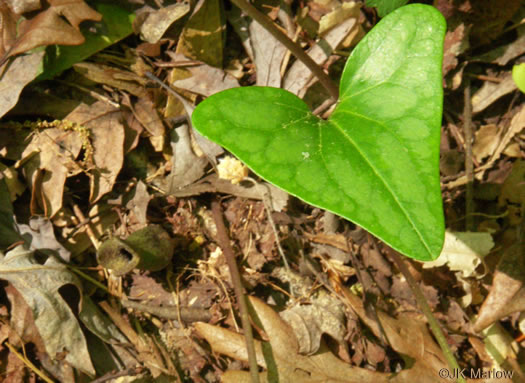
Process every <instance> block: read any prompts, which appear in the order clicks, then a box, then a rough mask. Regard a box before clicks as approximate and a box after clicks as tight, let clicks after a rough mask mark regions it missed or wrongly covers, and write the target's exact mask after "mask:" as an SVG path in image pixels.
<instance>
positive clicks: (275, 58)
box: [249, 21, 286, 88]
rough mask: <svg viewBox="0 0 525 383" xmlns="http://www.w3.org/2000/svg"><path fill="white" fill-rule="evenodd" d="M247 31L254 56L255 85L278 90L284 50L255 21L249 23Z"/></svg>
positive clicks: (282, 46)
mask: <svg viewBox="0 0 525 383" xmlns="http://www.w3.org/2000/svg"><path fill="white" fill-rule="evenodd" d="M249 31H250V41H251V45H252V49H253V54H254V56H255V74H256V76H257V80H256V84H257V85H259V86H274V87H277V88H279V87H280V86H281V64H282V62H283V59H284V54H285V53H286V48H285V47H284V45H282V44H281V43H280V42H279V41H277V39H276V38H275V37H273V36H272V34H271V33H270V32H268V31H267V30H266V29H265V28H264V27H263V26H261V24H259V23H258V22H256V21H252V22H251V23H250V26H249Z"/></svg>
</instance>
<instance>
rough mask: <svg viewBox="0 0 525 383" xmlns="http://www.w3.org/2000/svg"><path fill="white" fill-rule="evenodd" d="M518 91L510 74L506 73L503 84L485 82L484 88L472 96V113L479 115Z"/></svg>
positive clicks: (502, 79) (502, 80) (502, 78)
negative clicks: (499, 100)
mask: <svg viewBox="0 0 525 383" xmlns="http://www.w3.org/2000/svg"><path fill="white" fill-rule="evenodd" d="M516 89H517V87H516V83H515V82H514V81H513V80H512V75H511V74H510V73H505V74H504V75H503V76H502V77H501V82H498V83H493V82H490V81H485V82H484V83H483V86H482V87H481V88H480V89H479V90H478V91H477V92H476V93H474V94H473V95H472V112H473V113H478V112H481V111H482V110H485V109H486V108H487V107H488V106H489V105H491V104H492V103H494V102H495V101H496V100H498V99H500V98H501V97H503V96H505V95H506V94H509V93H510V92H512V91H514V90H516Z"/></svg>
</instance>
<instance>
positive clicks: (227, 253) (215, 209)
mask: <svg viewBox="0 0 525 383" xmlns="http://www.w3.org/2000/svg"><path fill="white" fill-rule="evenodd" d="M211 211H212V213H213V220H214V221H215V225H216V226H217V242H218V244H219V246H220V247H221V249H222V251H223V252H224V257H225V258H226V263H227V264H228V269H229V271H230V276H231V278H232V283H233V289H234V290H235V295H236V296H237V301H238V302H239V309H240V312H241V322H242V329H243V330H244V338H245V339H246V350H247V351H248V361H249V364H250V375H251V378H252V383H259V367H258V366H257V355H256V353H255V345H254V342H253V332H252V325H251V323H250V317H249V312H248V303H247V302H246V296H245V295H244V291H243V290H244V289H243V286H242V281H241V276H240V274H239V269H238V268H237V262H236V261H235V255H234V253H233V249H232V247H231V245H230V238H229V236H228V233H227V232H226V227H225V226H224V220H223V218H222V210H221V206H220V204H219V202H218V201H213V202H212V203H211Z"/></svg>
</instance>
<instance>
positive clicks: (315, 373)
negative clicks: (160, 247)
mask: <svg viewBox="0 0 525 383" xmlns="http://www.w3.org/2000/svg"><path fill="white" fill-rule="evenodd" d="M250 302H251V304H252V306H253V309H254V311H255V313H256V315H257V319H258V320H259V322H260V323H259V324H260V325H261V327H262V328H263V329H264V331H265V332H266V334H267V336H268V339H269V342H260V341H255V349H256V354H257V363H258V364H259V366H261V367H264V368H266V369H267V372H265V373H261V378H262V379H263V380H262V381H269V382H270V381H271V382H274V381H281V382H303V383H313V382H334V383H335V382H341V383H344V382H365V383H366V382H374V383H376V382H385V383H386V382H387V381H388V377H389V376H390V374H386V373H380V372H374V371H370V370H366V369H363V368H359V367H354V366H350V365H348V364H347V363H345V362H343V361H342V360H340V359H338V358H337V357H335V356H334V355H333V354H332V353H331V352H330V351H329V350H328V349H327V348H326V347H321V348H320V349H319V350H318V351H317V352H316V353H315V354H314V355H310V356H305V355H301V354H299V343H298V341H297V338H296V337H295V335H294V333H293V331H292V329H291V328H290V326H289V325H288V324H287V323H286V322H285V321H284V320H283V319H282V318H281V317H279V314H277V313H276V312H275V311H273V309H272V308H270V306H268V305H266V304H265V303H264V302H262V301H261V300H259V299H257V298H254V297H250ZM195 328H196V330H197V332H198V333H199V335H201V336H202V337H204V338H205V339H206V340H207V341H208V342H209V343H210V345H211V347H212V348H213V350H214V351H216V352H219V353H221V354H225V355H228V356H230V357H232V358H235V359H238V360H242V361H247V360H248V355H247V352H246V343H245V340H244V337H243V336H242V335H241V334H238V333H235V332H233V331H230V330H226V329H223V328H221V327H218V326H212V325H209V324H207V323H203V322H198V323H196V324H195ZM221 381H222V382H226V383H228V382H236V383H239V382H249V381H250V375H249V373H248V372H245V371H227V372H226V373H225V374H223V376H222V379H221Z"/></svg>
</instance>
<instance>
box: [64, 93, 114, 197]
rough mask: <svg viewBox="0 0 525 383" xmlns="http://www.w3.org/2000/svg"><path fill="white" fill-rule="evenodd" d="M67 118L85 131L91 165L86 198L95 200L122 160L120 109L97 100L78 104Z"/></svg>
mask: <svg viewBox="0 0 525 383" xmlns="http://www.w3.org/2000/svg"><path fill="white" fill-rule="evenodd" d="M67 120H69V121H72V122H76V123H77V124H79V125H81V126H83V127H85V128H86V129H88V131H89V140H90V145H91V146H92V148H93V153H92V155H93V163H94V165H95V168H94V169H93V170H92V172H90V178H91V182H90V197H89V199H90V201H91V202H92V203H94V202H96V201H98V200H99V199H100V198H101V197H102V196H103V195H104V194H106V193H108V192H109V191H111V189H113V184H114V183H115V181H116V179H117V175H118V174H119V172H120V169H121V168H122V163H123V161H124V125H122V122H121V121H120V111H119V110H117V109H114V108H113V107H112V106H110V105H108V104H106V103H104V102H102V101H98V102H96V103H94V104H92V105H90V106H87V105H85V104H81V105H80V106H79V107H78V108H76V109H75V110H74V111H73V112H71V114H69V115H68V116H67Z"/></svg>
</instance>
